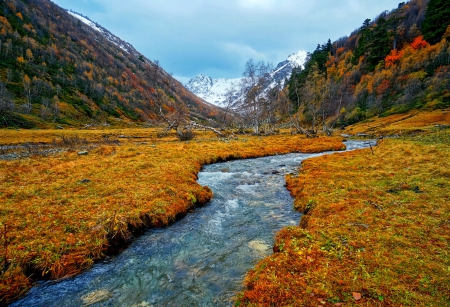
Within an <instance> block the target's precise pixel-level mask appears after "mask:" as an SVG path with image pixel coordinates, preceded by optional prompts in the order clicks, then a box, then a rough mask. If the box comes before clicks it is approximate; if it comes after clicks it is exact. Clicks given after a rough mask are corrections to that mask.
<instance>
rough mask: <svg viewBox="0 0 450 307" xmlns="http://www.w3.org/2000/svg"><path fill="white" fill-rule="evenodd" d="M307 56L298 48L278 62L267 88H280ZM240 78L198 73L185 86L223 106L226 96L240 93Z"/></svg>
mask: <svg viewBox="0 0 450 307" xmlns="http://www.w3.org/2000/svg"><path fill="white" fill-rule="evenodd" d="M306 58H307V53H306V51H303V50H300V51H299V52H297V53H294V54H291V55H289V57H288V58H287V59H286V60H285V61H283V62H280V63H279V64H278V65H277V66H276V67H275V68H274V69H273V70H272V71H271V72H270V76H271V82H270V84H268V85H267V88H268V89H271V88H274V87H275V86H278V87H279V88H280V89H281V88H282V87H283V86H284V85H285V84H284V82H285V80H286V79H289V78H290V76H291V73H292V70H293V68H295V67H303V65H304V63H305V61H306ZM241 80H242V78H234V79H224V78H219V79H213V78H211V77H209V76H205V75H203V74H200V75H198V76H196V77H194V78H192V79H191V80H189V81H188V82H187V83H186V88H187V89H189V90H190V91H191V92H192V93H194V94H195V95H197V96H199V97H201V98H202V99H204V100H206V101H207V102H209V103H212V104H214V105H217V106H220V107H224V106H226V104H227V103H226V100H227V96H230V97H232V99H233V100H236V99H237V98H238V97H239V96H240V94H239V91H240V86H241Z"/></svg>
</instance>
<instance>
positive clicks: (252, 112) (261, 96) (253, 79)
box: [239, 59, 272, 134]
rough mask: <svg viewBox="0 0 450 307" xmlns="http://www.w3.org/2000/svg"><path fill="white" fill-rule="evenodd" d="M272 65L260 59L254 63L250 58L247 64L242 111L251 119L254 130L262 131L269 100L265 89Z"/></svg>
mask: <svg viewBox="0 0 450 307" xmlns="http://www.w3.org/2000/svg"><path fill="white" fill-rule="evenodd" d="M271 68H272V65H271V64H269V63H267V64H266V63H264V62H263V61H260V62H258V63H256V64H255V63H254V62H253V59H250V60H248V61H247V63H246V64H245V70H244V73H243V78H242V84H241V93H242V96H241V101H240V108H239V109H240V112H241V113H242V114H243V115H244V116H245V117H246V118H247V119H248V120H249V123H250V125H251V126H252V127H253V131H254V132H255V133H256V134H258V133H260V127H261V124H262V122H263V113H264V105H265V104H266V102H267V98H266V96H265V93H264V91H265V90H266V88H267V87H266V86H267V84H268V81H269V80H270V74H269V72H270V70H271Z"/></svg>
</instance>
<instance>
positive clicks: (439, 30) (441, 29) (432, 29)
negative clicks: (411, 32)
mask: <svg viewBox="0 0 450 307" xmlns="http://www.w3.org/2000/svg"><path fill="white" fill-rule="evenodd" d="M449 24H450V4H449V1H448V0H430V3H429V4H428V7H427V10H426V13H425V20H424V22H423V25H422V33H423V35H424V38H425V40H426V41H427V42H429V43H430V44H436V43H438V42H439V41H440V40H441V39H442V35H444V33H445V30H446V29H447V26H448V25H449Z"/></svg>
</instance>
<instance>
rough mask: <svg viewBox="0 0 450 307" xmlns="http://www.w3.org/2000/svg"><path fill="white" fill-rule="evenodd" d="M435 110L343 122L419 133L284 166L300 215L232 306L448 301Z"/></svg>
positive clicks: (444, 200)
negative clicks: (296, 170) (293, 168)
mask: <svg viewBox="0 0 450 307" xmlns="http://www.w3.org/2000/svg"><path fill="white" fill-rule="evenodd" d="M440 112H441V113H444V115H445V114H448V111H447V112H445V111H444V112H442V111H440ZM410 115H411V114H410ZM435 115H436V114H435V113H434V114H420V115H413V116H403V119H400V118H399V116H398V115H396V116H393V117H390V118H382V119H379V120H376V121H372V122H371V123H370V127H368V126H367V125H368V123H362V124H360V125H357V126H353V127H349V129H348V131H347V132H350V133H352V132H353V133H382V134H397V133H398V132H399V131H409V133H406V134H408V135H411V134H414V133H411V132H412V131H417V130H420V131H422V134H419V135H416V136H409V137H405V138H395V139H385V140H381V141H380V142H379V146H378V147H375V148H374V152H372V151H371V150H370V149H366V150H361V151H354V152H347V153H343V154H340V155H333V156H322V157H318V158H314V159H310V160H307V161H305V162H304V163H303V164H302V168H301V172H300V174H299V175H298V176H288V177H287V183H288V189H289V190H290V191H291V194H292V195H293V196H294V197H295V207H296V208H297V209H298V210H300V211H302V212H305V215H304V216H303V217H302V220H301V223H300V225H299V226H296V227H288V228H285V229H283V230H282V231H280V232H279V233H278V234H277V237H276V243H275V246H274V254H273V255H272V256H270V257H268V258H266V259H264V260H262V261H261V262H260V263H259V264H258V265H257V266H256V267H255V268H254V269H253V270H251V271H250V272H249V274H248V275H247V277H246V279H245V285H246V289H247V290H246V291H244V292H243V293H241V294H239V296H238V299H237V302H236V306H450V193H449V191H450V130H449V129H445V130H441V129H440V128H438V127H435V126H434V125H435V124H438V123H439V124H447V125H448V124H449V123H450V120H448V119H447V120H444V121H443V122H437V120H436V116H435ZM414 116H419V117H420V118H422V119H424V120H423V122H420V121H417V124H416V125H415V126H414V125H412V124H411V122H410V120H409V118H412V117H414ZM446 116H448V115H446ZM439 118H441V117H439ZM441 119H442V118H441ZM402 124H404V125H402ZM374 127H379V128H378V129H374ZM424 132H426V133H424Z"/></svg>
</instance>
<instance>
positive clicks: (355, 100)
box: [288, 0, 450, 129]
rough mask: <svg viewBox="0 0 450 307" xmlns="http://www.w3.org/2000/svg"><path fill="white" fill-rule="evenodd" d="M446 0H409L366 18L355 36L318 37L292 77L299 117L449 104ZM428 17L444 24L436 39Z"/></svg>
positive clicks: (357, 116)
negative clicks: (320, 41) (325, 40)
mask: <svg viewBox="0 0 450 307" xmlns="http://www.w3.org/2000/svg"><path fill="white" fill-rule="evenodd" d="M447 2H448V1H440V0H411V1H409V2H407V3H405V2H402V3H400V4H399V5H398V7H397V8H395V9H393V10H391V11H385V12H383V13H381V14H380V15H378V16H377V17H376V18H375V20H373V21H371V20H370V19H366V20H365V21H364V22H363V24H362V26H361V27H360V28H359V29H357V30H355V31H354V32H353V33H351V34H350V36H348V37H347V36H344V37H342V38H340V39H339V40H337V41H335V42H333V43H331V41H328V43H326V44H323V45H319V46H318V48H317V49H316V50H315V51H314V52H312V53H311V56H310V58H309V60H308V61H307V63H306V64H305V69H303V70H296V71H295V72H294V73H293V74H292V77H291V79H290V81H289V86H288V90H289V98H290V100H291V103H292V106H293V109H294V110H299V111H300V112H299V117H298V118H299V119H300V121H301V122H299V124H300V125H305V126H313V127H315V128H316V129H317V128H318V127H319V126H320V125H321V126H323V128H324V129H327V128H326V127H327V126H328V127H330V126H334V125H337V126H346V125H350V124H353V123H356V122H359V121H362V120H365V119H368V118H371V117H374V116H377V115H380V116H387V115H390V114H396V113H405V112H407V111H409V110H411V109H418V110H432V109H444V108H449V107H450V42H449V41H450V18H449V15H448V14H449V10H448V8H447V7H448V5H447ZM428 4H430V5H428ZM431 4H435V5H433V6H432V5H431ZM426 24H436V25H439V29H440V32H438V35H437V38H434V41H433V40H432V41H430V42H428V41H426V40H425V39H424V38H426V37H430V34H432V35H431V37H434V35H436V33H435V29H434V28H432V29H430V30H428V29H427V27H423V25H426ZM443 29H446V30H443ZM430 31H431V33H430ZM323 115H326V116H323ZM326 117H329V120H328V121H327V122H326ZM319 121H320V122H321V123H320V124H319Z"/></svg>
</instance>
